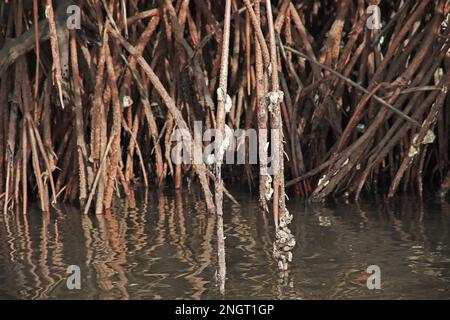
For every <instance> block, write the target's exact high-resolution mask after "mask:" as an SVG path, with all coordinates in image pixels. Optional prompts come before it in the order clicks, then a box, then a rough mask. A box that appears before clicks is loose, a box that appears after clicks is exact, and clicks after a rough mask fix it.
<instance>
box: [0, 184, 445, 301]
mask: <svg viewBox="0 0 450 320" xmlns="http://www.w3.org/2000/svg"><path fill="white" fill-rule="evenodd" d="M130 192H132V191H131V190H130ZM236 196H237V199H238V201H239V202H240V203H241V206H240V207H237V206H234V205H232V204H230V203H228V202H226V201H225V203H224V212H225V214H224V233H225V236H226V240H225V243H226V255H227V256H226V262H227V291H226V296H225V298H256V299H269V298H275V299H351V298H360V299H372V298H394V299H410V298H442V299H446V298H449V297H450V268H449V267H450V249H449V240H450V235H449V232H448V230H449V213H450V205H449V204H448V203H445V202H435V201H434V200H430V201H428V202H425V204H421V203H420V202H418V201H416V200H415V199H406V198H405V199H400V200H398V201H397V202H395V203H393V204H390V205H385V204H383V202H382V201H379V200H374V201H367V202H362V203H350V202H346V201H343V202H334V203H328V204H326V205H312V204H308V203H305V202H299V203H296V204H295V203H294V202H293V201H292V202H291V206H290V212H291V213H293V215H294V220H293V222H292V224H291V229H292V233H293V234H294V235H295V237H296V240H297V245H296V247H295V248H294V252H293V254H294V258H293V262H292V263H291V264H290V266H289V272H288V273H286V274H279V270H278V267H277V262H276V261H275V260H274V259H273V256H272V250H273V246H272V243H273V237H274V234H273V223H272V221H271V219H270V217H269V216H266V215H265V214H264V213H263V212H261V211H260V210H259V209H258V203H257V201H256V199H253V198H252V197H251V196H249V195H248V194H245V193H240V194H239V193H238V194H237V195H236ZM135 197H136V198H135V199H134V197H133V199H134V201H131V202H130V201H128V202H125V201H124V202H120V203H117V204H116V207H115V209H113V210H111V211H110V212H106V213H105V214H104V215H98V216H94V215H89V216H84V215H82V214H81V213H80V212H79V211H78V210H76V209H74V208H70V207H65V208H60V209H59V210H57V211H54V212H52V213H50V214H42V213H40V212H39V211H38V210H37V209H34V210H33V209H31V210H30V211H29V213H28V214H27V215H23V214H22V213H21V212H9V213H8V214H5V213H2V214H1V215H0V298H10V299H15V298H18V299H49V298H50V299H51V298H61V299H77V298H81V299H161V298H164V299H178V298H193V299H211V298H221V295H220V294H219V288H218V287H217V283H216V279H215V270H216V265H217V254H216V232H215V231H216V229H215V226H216V216H215V215H212V214H208V213H207V212H206V210H205V208H204V204H203V202H202V199H201V196H199V193H197V192H196V191H195V190H190V191H182V192H175V191H171V190H165V191H164V192H162V193H152V194H149V193H136V195H135ZM373 264H375V265H378V266H380V268H381V278H382V279H381V286H382V289H381V290H378V291H377V290H375V291H372V290H368V289H367V287H366V280H367V277H368V274H367V273H366V269H367V267H368V266H369V265H373ZM69 265H78V266H80V268H81V277H82V279H81V290H68V289H67V287H66V279H67V276H68V275H67V274H66V270H67V267H68V266H69Z"/></svg>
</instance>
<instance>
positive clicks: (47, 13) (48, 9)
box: [45, 5, 50, 19]
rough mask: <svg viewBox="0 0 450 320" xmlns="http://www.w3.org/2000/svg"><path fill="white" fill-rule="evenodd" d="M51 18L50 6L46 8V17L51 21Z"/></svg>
mask: <svg viewBox="0 0 450 320" xmlns="http://www.w3.org/2000/svg"><path fill="white" fill-rule="evenodd" d="M49 16H50V6H48V5H47V6H45V17H46V18H47V19H49Z"/></svg>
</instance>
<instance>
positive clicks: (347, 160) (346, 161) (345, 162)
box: [341, 158, 350, 168]
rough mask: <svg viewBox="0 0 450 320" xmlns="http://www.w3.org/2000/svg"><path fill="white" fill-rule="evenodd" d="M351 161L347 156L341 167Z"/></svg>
mask: <svg viewBox="0 0 450 320" xmlns="http://www.w3.org/2000/svg"><path fill="white" fill-rule="evenodd" d="M349 161H350V159H349V158H347V159H346V160H345V161H344V163H343V164H342V165H341V168H342V167H345V166H346V165H347V164H348V163H349Z"/></svg>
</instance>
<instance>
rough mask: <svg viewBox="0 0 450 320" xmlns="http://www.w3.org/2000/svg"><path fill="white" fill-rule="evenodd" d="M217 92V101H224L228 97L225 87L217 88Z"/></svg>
mask: <svg viewBox="0 0 450 320" xmlns="http://www.w3.org/2000/svg"><path fill="white" fill-rule="evenodd" d="M216 93H217V101H219V102H220V101H224V99H226V98H225V92H224V91H223V89H222V88H220V87H219V88H217V90H216Z"/></svg>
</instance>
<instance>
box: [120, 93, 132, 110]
mask: <svg viewBox="0 0 450 320" xmlns="http://www.w3.org/2000/svg"><path fill="white" fill-rule="evenodd" d="M132 104H133V100H132V99H131V97H130V96H123V98H122V106H123V108H128V107H130V106H131V105H132Z"/></svg>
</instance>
